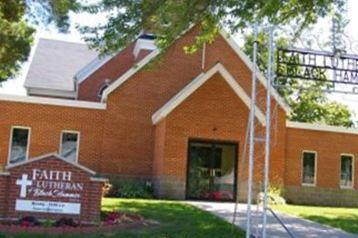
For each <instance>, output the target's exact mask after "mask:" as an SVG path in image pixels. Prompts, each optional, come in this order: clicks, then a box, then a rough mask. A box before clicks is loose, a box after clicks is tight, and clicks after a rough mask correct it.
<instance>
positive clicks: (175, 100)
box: [152, 63, 266, 125]
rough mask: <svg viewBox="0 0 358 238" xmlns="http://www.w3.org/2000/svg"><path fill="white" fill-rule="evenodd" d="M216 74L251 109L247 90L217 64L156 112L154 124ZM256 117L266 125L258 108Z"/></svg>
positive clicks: (153, 117)
mask: <svg viewBox="0 0 358 238" xmlns="http://www.w3.org/2000/svg"><path fill="white" fill-rule="evenodd" d="M215 73H220V74H221V75H222V77H223V78H224V79H225V81H226V82H227V83H228V84H229V86H230V87H231V88H232V89H233V90H234V92H235V93H236V94H237V96H239V98H241V100H242V101H243V102H244V103H245V105H246V106H247V107H248V108H249V109H250V108H251V99H250V97H249V96H248V95H247V94H246V93H245V90H244V89H243V88H242V87H241V86H240V85H239V84H238V83H237V81H236V80H235V78H234V77H233V76H232V75H231V74H230V73H229V72H228V71H227V70H226V69H225V67H224V66H223V65H222V64H221V63H217V64H216V65H215V66H214V67H212V68H211V69H209V70H208V71H207V72H205V73H201V74H200V75H198V76H197V77H196V78H195V79H194V80H193V81H191V82H190V83H189V84H188V85H186V86H185V87H184V88H183V89H182V90H181V91H180V92H179V93H177V94H176V95H175V96H174V97H173V98H171V99H170V100H169V101H168V102H167V103H166V104H164V106H163V107H161V108H160V109H159V110H158V111H156V112H155V113H154V114H153V116H152V122H153V124H157V123H158V122H160V121H161V120H162V119H164V118H165V117H167V116H168V115H169V114H170V113H171V112H172V111H173V110H174V109H175V108H176V107H177V106H179V105H180V104H181V103H182V102H183V101H185V99H187V98H188V97H189V96H190V95H191V94H192V93H194V92H195V91H196V90H197V89H198V88H200V87H201V86H202V85H203V84H204V83H205V82H206V81H208V80H209V79H210V78H211V77H212V76H213V75H214V74H215ZM255 115H256V117H257V119H258V120H259V122H260V123H261V124H262V125H265V122H266V120H265V116H264V114H263V113H262V111H261V110H260V109H259V108H258V107H257V106H256V107H255Z"/></svg>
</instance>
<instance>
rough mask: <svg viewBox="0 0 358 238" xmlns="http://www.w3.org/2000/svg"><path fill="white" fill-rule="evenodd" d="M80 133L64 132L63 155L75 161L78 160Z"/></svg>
mask: <svg viewBox="0 0 358 238" xmlns="http://www.w3.org/2000/svg"><path fill="white" fill-rule="evenodd" d="M77 150H78V134H77V133H70V132H64V133H62V141H61V156H63V157H64V158H66V159H68V160H70V161H73V162H75V161H76V160H77Z"/></svg>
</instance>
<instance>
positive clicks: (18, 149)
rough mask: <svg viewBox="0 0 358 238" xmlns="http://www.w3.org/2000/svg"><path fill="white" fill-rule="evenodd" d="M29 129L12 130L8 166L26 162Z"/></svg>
mask: <svg viewBox="0 0 358 238" xmlns="http://www.w3.org/2000/svg"><path fill="white" fill-rule="evenodd" d="M28 140H29V129H23V128H13V129H12V140H11V150H10V161H9V163H10V164H14V163H18V162H21V161H24V160H26V156H27V146H28V143H27V142H28Z"/></svg>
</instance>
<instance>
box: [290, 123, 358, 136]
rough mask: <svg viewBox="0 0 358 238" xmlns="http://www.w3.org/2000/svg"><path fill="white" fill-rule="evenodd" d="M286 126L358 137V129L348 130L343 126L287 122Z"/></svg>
mask: <svg viewBox="0 0 358 238" xmlns="http://www.w3.org/2000/svg"><path fill="white" fill-rule="evenodd" d="M286 126H287V127H288V128H296V129H304V130H312V131H326V132H334V133H347V134H356V135H358V129H356V128H346V127H341V126H328V125H320V124H315V123H306V122H294V121H286Z"/></svg>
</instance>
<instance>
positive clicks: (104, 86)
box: [98, 83, 109, 98]
mask: <svg viewBox="0 0 358 238" xmlns="http://www.w3.org/2000/svg"><path fill="white" fill-rule="evenodd" d="M108 86H109V83H105V84H103V85H102V86H101V87H100V88H99V90H98V97H100V98H101V97H102V95H103V92H104V90H106V88H108Z"/></svg>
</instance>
